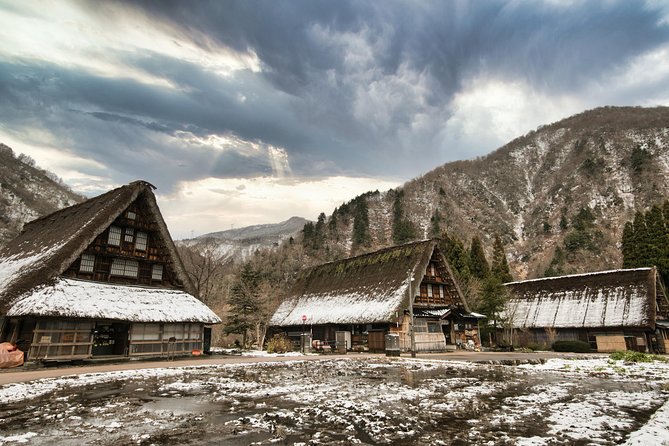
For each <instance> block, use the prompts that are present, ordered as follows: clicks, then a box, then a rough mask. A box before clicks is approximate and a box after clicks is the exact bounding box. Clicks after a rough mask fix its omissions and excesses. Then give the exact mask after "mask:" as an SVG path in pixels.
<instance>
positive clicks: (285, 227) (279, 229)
mask: <svg viewBox="0 0 669 446" xmlns="http://www.w3.org/2000/svg"><path fill="white" fill-rule="evenodd" d="M307 222H308V220H306V219H304V218H301V217H291V218H289V219H288V220H286V221H282V222H281V223H274V224H264V225H254V226H247V227H243V228H237V229H229V230H226V231H219V232H211V233H208V234H204V235H201V236H199V237H197V238H195V239H192V240H182V241H181V242H180V243H181V244H185V245H191V246H193V245H200V246H201V245H202V244H203V243H212V244H214V245H215V247H216V251H217V254H218V256H219V257H220V258H222V259H225V258H228V259H229V258H232V259H234V260H245V259H247V258H248V257H249V255H251V254H252V253H254V252H255V251H257V250H259V249H262V248H273V247H275V246H279V244H280V243H281V242H282V241H284V240H288V239H290V238H291V237H295V236H297V234H299V232H300V231H301V230H302V228H303V227H304V225H305V224H306V223H307Z"/></svg>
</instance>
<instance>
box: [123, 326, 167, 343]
mask: <svg viewBox="0 0 669 446" xmlns="http://www.w3.org/2000/svg"><path fill="white" fill-rule="evenodd" d="M130 339H131V340H132V341H158V340H160V324H133V325H132V333H131V334H130Z"/></svg>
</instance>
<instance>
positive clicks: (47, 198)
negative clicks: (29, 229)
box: [0, 144, 85, 245]
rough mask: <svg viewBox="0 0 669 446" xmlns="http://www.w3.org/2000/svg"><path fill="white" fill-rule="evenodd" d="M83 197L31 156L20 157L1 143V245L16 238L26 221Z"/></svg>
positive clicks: (79, 200)
mask: <svg viewBox="0 0 669 446" xmlns="http://www.w3.org/2000/svg"><path fill="white" fill-rule="evenodd" d="M83 200H85V197H83V196H81V195H78V194H75V193H74V192H72V191H71V190H70V189H69V188H68V187H67V186H65V185H63V184H62V183H61V182H60V181H59V180H58V178H57V177H56V176H55V175H53V174H52V173H50V172H47V171H45V170H42V169H39V168H37V167H36V166H35V162H34V161H33V160H32V159H31V158H30V157H28V156H26V155H23V154H21V155H19V156H18V157H16V156H15V155H14V151H13V150H12V149H11V148H10V147H8V146H6V145H4V144H0V245H2V244H4V243H5V242H7V241H8V240H11V239H12V238H14V237H15V236H16V235H17V234H18V233H19V232H20V231H21V229H22V228H23V224H24V223H26V222H28V221H31V220H34V219H36V218H38V217H41V216H43V215H47V214H50V213H52V212H54V211H57V210H59V209H62V208H64V207H67V206H71V205H73V204H76V203H80V202H81V201H83Z"/></svg>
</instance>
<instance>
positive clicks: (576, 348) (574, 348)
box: [552, 341, 592, 353]
mask: <svg viewBox="0 0 669 446" xmlns="http://www.w3.org/2000/svg"><path fill="white" fill-rule="evenodd" d="M552 349H553V351H556V352H572V353H590V352H591V351H592V349H591V348H590V344H588V343H587V342H583V341H555V342H553V345H552Z"/></svg>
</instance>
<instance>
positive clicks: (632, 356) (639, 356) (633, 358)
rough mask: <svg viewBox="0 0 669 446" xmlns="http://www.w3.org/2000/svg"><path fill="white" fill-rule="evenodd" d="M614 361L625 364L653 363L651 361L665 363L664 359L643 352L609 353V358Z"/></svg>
mask: <svg viewBox="0 0 669 446" xmlns="http://www.w3.org/2000/svg"><path fill="white" fill-rule="evenodd" d="M609 357H610V358H611V359H613V360H614V361H625V362H653V361H666V359H665V358H663V357H662V356H658V355H650V354H648V353H643V352H634V351H619V352H613V353H611V356H609Z"/></svg>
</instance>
